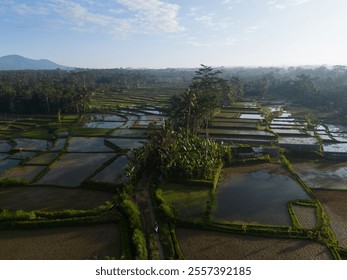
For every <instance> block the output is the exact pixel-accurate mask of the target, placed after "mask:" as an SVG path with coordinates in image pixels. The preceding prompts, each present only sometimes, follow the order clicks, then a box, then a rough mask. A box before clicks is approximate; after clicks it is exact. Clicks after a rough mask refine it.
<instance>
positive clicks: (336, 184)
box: [292, 161, 347, 190]
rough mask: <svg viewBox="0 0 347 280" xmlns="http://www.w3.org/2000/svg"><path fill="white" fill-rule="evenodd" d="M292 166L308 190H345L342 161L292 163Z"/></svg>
mask: <svg viewBox="0 0 347 280" xmlns="http://www.w3.org/2000/svg"><path fill="white" fill-rule="evenodd" d="M292 166H293V168H294V170H295V171H296V172H297V173H298V174H299V175H300V177H301V178H302V179H303V180H304V181H305V182H306V184H307V185H308V186H309V187H310V188H313V189H344V190H347V163H346V162H344V161H316V162H293V163H292Z"/></svg>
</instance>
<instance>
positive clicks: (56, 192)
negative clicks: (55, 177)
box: [0, 186, 114, 211]
mask: <svg viewBox="0 0 347 280" xmlns="http://www.w3.org/2000/svg"><path fill="white" fill-rule="evenodd" d="M113 196H114V195H113V194H111V193H106V192H98V191H94V190H84V189H66V188H58V187H38V186H34V187H32V186H23V187H6V188H5V187H2V188H0V205H1V207H3V208H8V209H12V210H17V209H24V210H29V211H31V210H41V211H58V210H64V209H76V210H84V209H91V208H95V207H98V206H100V205H102V204H104V203H105V202H106V201H113Z"/></svg>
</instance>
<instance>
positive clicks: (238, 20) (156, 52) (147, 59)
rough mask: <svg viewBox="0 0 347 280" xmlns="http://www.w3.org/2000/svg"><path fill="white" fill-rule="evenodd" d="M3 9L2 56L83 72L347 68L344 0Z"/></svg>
mask: <svg viewBox="0 0 347 280" xmlns="http://www.w3.org/2000/svg"><path fill="white" fill-rule="evenodd" d="M0 4H1V5H0V23H1V27H0V29H1V36H0V56H5V55H10V54H19V55H22V56H25V57H28V58H32V59H41V58H46V59H49V60H52V61H54V62H56V63H58V64H62V65H67V66H73V67H82V68H119V67H123V68H126V67H132V68H168V67H172V68H181V67H188V68H190V67H197V66H199V65H200V64H201V63H204V64H207V65H211V66H225V67H233V66H291V65H322V64H326V65H337V64H339V65H347V52H345V46H346V45H347V37H346V36H344V34H345V30H344V28H345V26H347V17H345V11H346V10H347V1H344V0H329V1H326V0H218V1H217V0H213V1H212V0H201V1H183V0H146V1H144V0H105V1H102V2H101V1H94V0H74V1H68V0H47V1H37V0H32V1H31V0H28V1H13V0H0Z"/></svg>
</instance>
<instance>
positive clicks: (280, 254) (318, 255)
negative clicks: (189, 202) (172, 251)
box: [176, 228, 333, 260]
mask: <svg viewBox="0 0 347 280" xmlns="http://www.w3.org/2000/svg"><path fill="white" fill-rule="evenodd" d="M176 236H177V239H178V242H179V244H180V248H181V250H182V252H183V254H184V256H185V257H186V258H187V259H189V260H331V259H333V258H332V256H331V254H330V252H329V250H328V249H327V248H326V247H325V246H324V245H322V244H320V243H317V242H313V241H308V240H294V239H274V238H265V237H254V236H242V235H236V234H227V233H218V232H210V231H198V230H191V229H183V228H178V229H176Z"/></svg>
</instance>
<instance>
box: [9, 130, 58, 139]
mask: <svg viewBox="0 0 347 280" xmlns="http://www.w3.org/2000/svg"><path fill="white" fill-rule="evenodd" d="M15 136H16V137H23V138H34V139H44V140H50V139H51V138H52V134H50V133H49V132H48V129H47V128H41V127H40V128H35V129H33V130H29V131H22V132H18V133H16V134H15Z"/></svg>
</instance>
